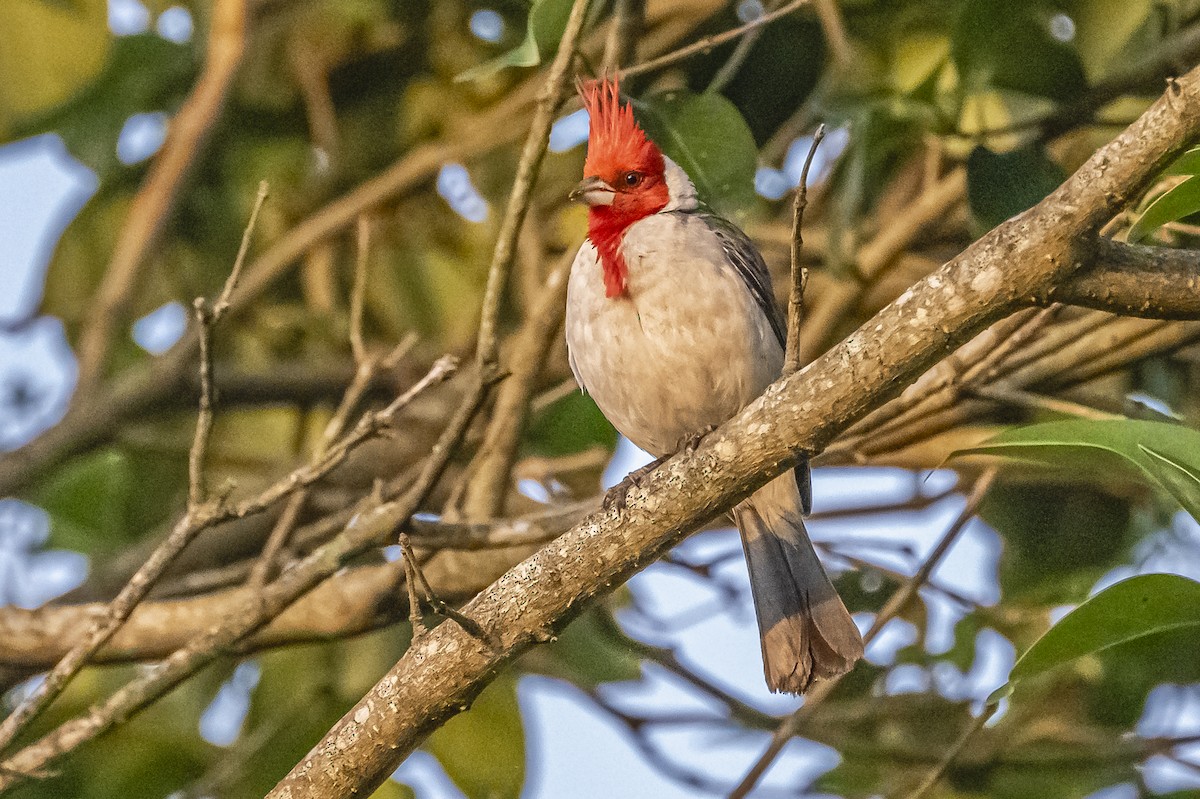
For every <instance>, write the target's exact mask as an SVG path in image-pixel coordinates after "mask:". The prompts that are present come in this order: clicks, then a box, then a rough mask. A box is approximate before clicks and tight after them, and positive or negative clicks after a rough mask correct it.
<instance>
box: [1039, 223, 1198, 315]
mask: <svg viewBox="0 0 1200 799" xmlns="http://www.w3.org/2000/svg"><path fill="white" fill-rule="evenodd" d="M1037 302H1038V303H1040V304H1043V305H1048V304H1050V303H1054V302H1061V303H1065V304H1067V305H1079V306H1082V307H1084V308H1095V309H1096V310H1100V311H1111V312H1112V313H1116V314H1120V315H1122V316H1140V317H1143V318H1146V319H1200V252H1197V251H1195V250H1174V249H1169V248H1166V247H1144V246H1141V245H1138V244H1125V243H1124V242H1119V241H1113V240H1112V239H1107V238H1103V237H1101V238H1098V239H1097V240H1096V242H1095V245H1094V251H1093V255H1092V261H1091V263H1089V264H1087V265H1086V266H1085V267H1084V268H1083V269H1081V270H1080V271H1079V272H1078V273H1077V274H1075V275H1074V276H1073V277H1072V278H1071V279H1070V280H1067V281H1065V282H1064V283H1063V284H1062V285H1061V286H1052V287H1050V288H1049V289H1047V290H1046V292H1045V293H1044V294H1043V295H1041V296H1039V297H1038V298H1037Z"/></svg>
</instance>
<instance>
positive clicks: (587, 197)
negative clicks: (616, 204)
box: [569, 175, 617, 205]
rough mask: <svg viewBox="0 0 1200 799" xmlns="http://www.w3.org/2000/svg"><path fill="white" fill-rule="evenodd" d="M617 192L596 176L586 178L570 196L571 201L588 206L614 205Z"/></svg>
mask: <svg viewBox="0 0 1200 799" xmlns="http://www.w3.org/2000/svg"><path fill="white" fill-rule="evenodd" d="M615 196H617V190H616V189H614V188H613V187H612V186H610V185H608V184H607V183H605V182H604V181H603V180H601V179H600V178H598V177H596V176H594V175H593V176H592V177H590V178H584V179H583V180H581V181H580V182H579V185H578V186H576V187H575V188H574V190H573V191H572V192H571V194H570V198H569V199H571V200H578V201H579V202H583V203H587V204H588V205H612V203H613V197H615Z"/></svg>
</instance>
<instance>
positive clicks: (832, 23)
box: [814, 0, 854, 69]
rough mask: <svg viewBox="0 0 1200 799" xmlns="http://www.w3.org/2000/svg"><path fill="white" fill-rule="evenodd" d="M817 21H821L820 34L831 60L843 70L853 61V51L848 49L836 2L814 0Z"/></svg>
mask: <svg viewBox="0 0 1200 799" xmlns="http://www.w3.org/2000/svg"><path fill="white" fill-rule="evenodd" d="M814 5H815V6H816V10H817V19H819V20H820V21H821V32H822V33H824V34H825V41H826V42H827V43H828V44H829V51H830V52H831V53H833V60H834V61H835V62H837V65H838V66H839V67H840V68H842V69H845V68H846V67H848V66H850V64H851V63H853V61H854V50H853V49H852V48H851V47H850V38H849V37H848V36H846V23H845V22H844V21H843V20H842V10H841V9H840V8H838V4H837V0H815V3H814Z"/></svg>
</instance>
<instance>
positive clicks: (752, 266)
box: [696, 212, 812, 514]
mask: <svg viewBox="0 0 1200 799" xmlns="http://www.w3.org/2000/svg"><path fill="white" fill-rule="evenodd" d="M696 216H697V217H699V218H700V219H701V220H703V221H704V223H705V224H706V225H708V228H709V230H711V231H712V232H713V233H715V234H716V235H717V238H718V239H719V240H720V242H721V247H722V249H724V250H725V254H726V255H727V256H728V257H729V262H730V263H731V264H733V268H734V269H736V270H737V273H738V276H739V277H741V279H742V282H744V283H745V284H746V288H748V289H750V294H751V295H752V296H753V297H754V301H755V302H756V303H757V304H758V307H759V308H761V309H762V312H763V313H764V314H766V317H767V321H768V322H770V323H771V329H772V330H774V331H775V338H777V339H778V340H779V346H780V347H782V348H783V349H787V325H786V323H785V322H784V318H783V313H782V312H781V311H780V310H779V305H778V304H776V302H775V292H774V290H772V288H771V272H770V270H769V269H767V264H766V262H764V261H763V258H762V255H760V254H759V252H758V248H757V247H755V246H754V243H753V242H752V241H750V237H749V236H747V235H746V234H745V233H743V232H742V229H741V228H739V227H738V226H737V225H735V224H733V223H732V222H730V221H729V220H727V219H722V218H721V217H719V216H717V215H715V214H708V213H704V212H700V213H697V214H696ZM796 486H797V487H798V488H799V489H800V503H801V505H802V507H803V509H804V513H805V514H808V513H811V512H812V475H811V474H810V471H809V467H808V459H807V458H806V459H805V460H803V461H801V462H800V463H798V464H796Z"/></svg>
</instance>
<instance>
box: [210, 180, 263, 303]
mask: <svg viewBox="0 0 1200 799" xmlns="http://www.w3.org/2000/svg"><path fill="white" fill-rule="evenodd" d="M270 193H271V187H270V186H269V185H267V182H266V181H265V180H263V181H259V184H258V194H257V195H256V196H255V197H254V205H253V206H252V207H251V208H250V220H249V221H248V222H247V223H246V228H245V229H244V230H243V231H242V242H241V244H239V245H238V253H237V257H236V258H234V259H233V269H231V270H230V271H229V279H228V280H226V281H225V286H224V288H222V289H221V294H220V295H219V296H218V297H217V301H216V302H214V303H213V306H212V317H213V319H212V321H213V322H214V323H215V322H219V321H221V319H222V317H224V316H225V314H226V313H228V311H229V308H230V307H231V306H230V298H232V297H233V292H234V291H236V290H237V287H238V283H239V282H240V281H241V279H242V269H243V268H244V267H245V265H246V254H247V253H248V252H250V239H251V237H252V236H253V235H254V229H255V228H256V227H257V226H258V213H259V211H261V210H262V207H263V203H265V202H266V201H267V195H269V194H270Z"/></svg>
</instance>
